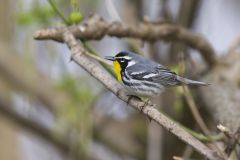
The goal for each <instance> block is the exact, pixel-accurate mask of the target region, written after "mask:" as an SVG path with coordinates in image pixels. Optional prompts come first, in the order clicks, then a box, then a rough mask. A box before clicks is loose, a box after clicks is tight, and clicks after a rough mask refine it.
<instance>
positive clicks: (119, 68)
mask: <svg viewBox="0 0 240 160" xmlns="http://www.w3.org/2000/svg"><path fill="white" fill-rule="evenodd" d="M113 66H114V71H115V73H116V74H117V79H118V81H122V76H121V70H122V68H121V66H120V64H119V63H118V61H114V62H113Z"/></svg>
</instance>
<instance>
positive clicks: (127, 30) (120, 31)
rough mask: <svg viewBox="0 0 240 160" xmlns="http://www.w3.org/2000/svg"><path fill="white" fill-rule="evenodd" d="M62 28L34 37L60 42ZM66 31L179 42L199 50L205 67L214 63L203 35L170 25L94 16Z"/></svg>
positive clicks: (88, 35) (89, 36)
mask: <svg viewBox="0 0 240 160" xmlns="http://www.w3.org/2000/svg"><path fill="white" fill-rule="evenodd" d="M64 30H65V27H60V28H52V29H45V30H40V31H37V32H35V33H34V38H35V39H37V40H50V39H51V40H55V41H58V42H63V38H62V34H63V32H64ZM68 30H69V31H70V32H71V33H72V34H73V35H74V36H75V37H76V38H78V39H85V40H98V39H101V38H103V37H104V36H106V35H109V36H113V37H118V38H123V37H129V38H138V39H141V40H143V41H157V40H164V41H167V42H168V41H181V42H184V43H186V44H187V45H189V46H190V47H192V48H194V49H196V50H199V51H200V53H201V55H202V57H203V58H204V60H205V61H206V63H207V64H208V65H209V66H213V65H214V64H215V63H216V58H215V52H214V50H213V48H212V46H211V45H210V44H209V42H208V41H207V40H206V39H205V38H203V37H202V36H200V35H198V34H194V33H192V32H190V31H188V30H186V29H184V28H183V27H180V26H176V25H172V24H150V23H140V24H139V25H138V26H128V25H126V24H123V23H120V22H116V21H115V22H107V21H105V20H104V19H103V18H102V17H100V16H98V15H94V16H92V17H91V18H89V19H88V20H86V21H85V22H84V23H82V24H80V25H78V26H76V25H74V26H70V27H68Z"/></svg>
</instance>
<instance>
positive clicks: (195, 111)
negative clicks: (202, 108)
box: [183, 86, 210, 135]
mask: <svg viewBox="0 0 240 160" xmlns="http://www.w3.org/2000/svg"><path fill="white" fill-rule="evenodd" d="M183 90H184V97H185V99H186V101H187V103H188V106H189V108H190V110H191V112H192V114H193V117H194V119H195V120H196V122H197V124H198V125H199V127H200V129H201V130H202V131H203V133H204V134H206V135H210V130H209V129H208V127H207V125H206V124H205V123H204V121H203V119H202V117H201V115H200V113H199V111H198V109H197V106H196V103H195V102H194V100H193V97H192V95H191V93H190V91H189V88H188V87H187V86H183Z"/></svg>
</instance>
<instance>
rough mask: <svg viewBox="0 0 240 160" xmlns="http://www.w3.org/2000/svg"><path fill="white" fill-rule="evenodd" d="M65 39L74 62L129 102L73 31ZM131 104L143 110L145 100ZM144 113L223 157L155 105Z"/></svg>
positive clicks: (210, 156) (216, 159)
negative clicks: (88, 53) (89, 55)
mask: <svg viewBox="0 0 240 160" xmlns="http://www.w3.org/2000/svg"><path fill="white" fill-rule="evenodd" d="M63 40H64V42H65V43H66V44H67V46H68V47H69V49H70V50H71V58H72V59H73V61H74V62H76V63H77V64H78V65H80V66H81V67H82V68H84V69H85V70H86V71H87V72H89V73H90V74H91V75H92V76H93V77H94V78H96V79H97V80H98V81H99V82H101V83H102V84H103V85H104V86H105V87H106V88H107V89H109V90H110V91H111V92H113V93H114V94H115V95H116V96H118V98H120V99H121V100H123V101H125V102H128V99H129V97H128V96H127V95H126V92H125V89H124V88H123V87H122V86H121V85H120V83H118V82H116V81H115V80H114V79H113V78H112V77H111V76H110V75H109V74H106V72H104V71H103V70H102V69H101V68H100V67H98V66H97V65H96V64H95V63H93V62H92V60H91V59H90V58H89V57H87V56H86V50H84V48H83V47H82V44H81V43H80V42H79V41H77V40H76V39H75V37H74V36H73V34H72V33H71V31H68V30H67V29H66V30H65V32H64V34H63ZM129 105H130V106H132V107H133V108H135V109H137V110H141V109H142V106H143V105H145V104H144V102H142V101H140V100H138V99H134V98H132V99H131V100H129ZM142 112H143V114H145V115H146V116H148V117H149V118H150V119H152V120H154V121H155V122H156V123H158V124H159V125H161V126H162V127H164V128H165V129H166V130H168V131H169V132H171V133H172V134H174V135H175V136H177V137H178V138H179V139H181V140H182V141H184V142H185V143H187V144H189V145H190V146H192V147H193V148H194V149H195V150H196V151H198V152H199V153H200V154H202V155H204V156H205V157H207V158H208V159H210V160H219V159H222V158H221V157H219V156H218V154H217V153H216V152H214V151H212V150H211V149H209V148H208V147H206V146H205V145H204V144H203V143H201V142H200V141H198V140H197V139H195V138H194V137H193V136H191V135H190V134H189V133H188V132H186V131H185V130H184V129H182V128H181V127H179V126H178V125H177V124H176V123H174V122H173V121H172V120H170V119H169V118H168V117H167V116H165V115H164V114H162V113H160V112H159V111H158V110H157V109H156V108H155V107H154V105H150V104H147V105H145V107H144V108H143V110H142Z"/></svg>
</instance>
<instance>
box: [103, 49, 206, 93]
mask: <svg viewBox="0 0 240 160" xmlns="http://www.w3.org/2000/svg"><path fill="white" fill-rule="evenodd" d="M105 59H108V60H110V61H113V64H114V70H115V72H116V74H117V79H118V80H119V81H122V82H123V84H124V85H125V86H126V88H127V90H128V91H129V92H130V93H131V94H134V95H138V96H154V95H158V94H160V93H161V91H163V90H164V89H165V88H167V87H172V86H179V85H208V84H206V83H204V82H199V81H193V80H190V79H186V78H183V77H180V76H178V75H177V74H176V73H174V72H172V71H170V70H169V69H167V68H166V67H164V66H162V65H161V64H159V63H156V62H154V61H152V60H149V59H146V58H144V57H142V56H140V55H137V54H135V53H133V52H129V51H124V52H120V53H118V54H117V55H115V56H114V57H110V56H107V57H105Z"/></svg>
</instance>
